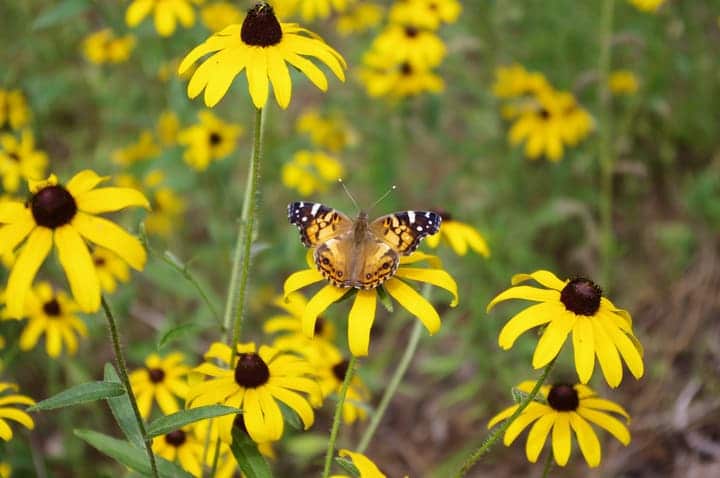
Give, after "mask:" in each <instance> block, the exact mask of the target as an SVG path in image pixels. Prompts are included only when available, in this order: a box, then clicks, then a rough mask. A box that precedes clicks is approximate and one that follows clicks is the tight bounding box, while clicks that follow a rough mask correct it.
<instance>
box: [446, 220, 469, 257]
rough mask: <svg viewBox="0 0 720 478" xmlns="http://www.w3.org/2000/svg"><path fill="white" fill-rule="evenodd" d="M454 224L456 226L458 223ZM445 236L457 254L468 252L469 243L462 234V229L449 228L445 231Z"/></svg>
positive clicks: (462, 254) (461, 254)
mask: <svg viewBox="0 0 720 478" xmlns="http://www.w3.org/2000/svg"><path fill="white" fill-rule="evenodd" d="M453 226H456V224H453ZM446 229H447V226H446ZM445 237H446V238H447V240H448V242H449V243H450V247H452V250H453V251H454V252H455V254H457V255H458V256H464V255H465V254H467V251H468V244H467V241H466V240H465V236H464V235H463V234H462V231H461V229H459V228H458V229H455V228H453V229H452V230H450V229H447V230H446V231H445Z"/></svg>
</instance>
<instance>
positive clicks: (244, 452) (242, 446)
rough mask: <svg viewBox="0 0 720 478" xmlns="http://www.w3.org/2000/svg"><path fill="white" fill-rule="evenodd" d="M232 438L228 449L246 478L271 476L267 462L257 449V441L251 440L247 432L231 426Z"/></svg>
mask: <svg viewBox="0 0 720 478" xmlns="http://www.w3.org/2000/svg"><path fill="white" fill-rule="evenodd" d="M232 440H233V441H232V445H230V449H231V450H232V453H233V456H234V457H235V459H236V460H237V463H238V465H239V467H240V470H241V471H242V472H243V474H244V475H245V476H246V477H247V478H271V477H272V476H273V474H272V471H271V470H270V466H269V465H268V462H267V461H266V460H265V457H263V456H262V454H261V453H260V450H258V446H257V443H255V442H254V441H252V439H251V438H250V436H248V434H247V433H245V432H243V431H241V430H239V429H238V428H237V427H233V432H232Z"/></svg>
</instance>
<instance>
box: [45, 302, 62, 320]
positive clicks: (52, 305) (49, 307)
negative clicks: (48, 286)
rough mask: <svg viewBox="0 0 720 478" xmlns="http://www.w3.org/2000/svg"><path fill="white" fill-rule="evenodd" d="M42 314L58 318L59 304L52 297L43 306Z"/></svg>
mask: <svg viewBox="0 0 720 478" xmlns="http://www.w3.org/2000/svg"><path fill="white" fill-rule="evenodd" d="M43 312H45V315H48V316H50V317H58V316H59V315H60V302H58V301H57V299H56V298H55V297H53V298H52V299H50V301H48V302H45V303H44V304H43Z"/></svg>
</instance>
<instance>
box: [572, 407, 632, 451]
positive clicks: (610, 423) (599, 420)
mask: <svg viewBox="0 0 720 478" xmlns="http://www.w3.org/2000/svg"><path fill="white" fill-rule="evenodd" d="M577 412H578V413H579V414H580V416H581V417H583V418H585V419H586V420H588V421H590V422H592V423H594V424H595V425H597V426H599V427H600V428H603V429H605V430H607V431H608V432H610V434H611V435H612V436H614V437H615V438H617V440H618V441H619V442H620V443H622V444H623V445H625V446H627V445H628V444H629V443H630V431H629V430H628V429H627V427H626V426H625V425H624V424H623V423H622V422H621V421H620V420H618V419H617V418H615V417H613V416H611V415H608V414H607V413H603V412H599V411H597V410H591V409H590V408H587V407H586V406H585V404H584V403H581V405H580V407H579V408H578V410H577Z"/></svg>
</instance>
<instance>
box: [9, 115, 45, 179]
mask: <svg viewBox="0 0 720 478" xmlns="http://www.w3.org/2000/svg"><path fill="white" fill-rule="evenodd" d="M47 164H48V158H47V154H45V152H43V151H40V150H37V149H35V138H34V137H33V134H32V131H30V130H27V129H26V130H23V132H22V135H21V136H20V138H17V137H16V136H15V135H13V134H9V133H6V134H3V135H2V136H0V176H2V186H3V189H4V190H5V191H6V192H9V193H14V192H16V191H17V190H18V188H19V187H20V181H21V180H23V181H27V180H29V179H34V180H38V179H41V178H43V177H44V176H45V168H46V167H47Z"/></svg>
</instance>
